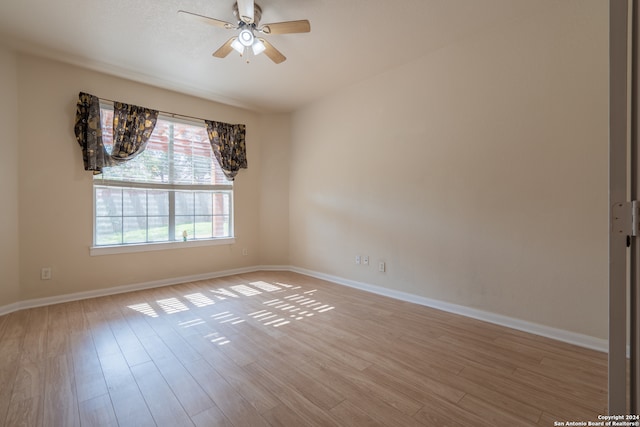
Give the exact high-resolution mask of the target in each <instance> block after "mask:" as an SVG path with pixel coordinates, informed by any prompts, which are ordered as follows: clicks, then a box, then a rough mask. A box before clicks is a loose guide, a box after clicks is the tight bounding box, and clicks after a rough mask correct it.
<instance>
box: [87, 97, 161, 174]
mask: <svg viewBox="0 0 640 427" xmlns="http://www.w3.org/2000/svg"><path fill="white" fill-rule="evenodd" d="M157 119H158V111H155V110H150V109H148V108H143V107H138V106H135V105H128V104H124V103H122V102H114V103H113V150H111V154H109V153H108V152H107V150H106V149H105V147H104V144H103V143H102V126H101V123H100V99H99V98H98V97H97V96H94V95H91V94H88V93H84V92H80V94H79V96H78V103H77V108H76V123H75V126H74V131H75V134H76V140H77V141H78V144H79V145H80V147H82V159H83V161H84V169H85V170H88V171H93V173H94V174H100V173H102V168H104V167H107V166H114V165H117V164H120V163H122V162H126V161H127V160H131V159H133V158H135V157H136V156H137V155H138V154H140V153H142V152H143V151H144V149H145V147H146V146H147V141H149V137H150V136H151V133H152V132H153V128H154V127H155V125H156V121H157Z"/></svg>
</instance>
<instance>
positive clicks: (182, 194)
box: [176, 191, 194, 216]
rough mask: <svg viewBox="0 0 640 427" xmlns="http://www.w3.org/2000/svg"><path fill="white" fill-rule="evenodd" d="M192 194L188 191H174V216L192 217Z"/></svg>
mask: <svg viewBox="0 0 640 427" xmlns="http://www.w3.org/2000/svg"><path fill="white" fill-rule="evenodd" d="M193 203H194V200H193V193H192V192H190V191H176V216H180V215H192V216H193V212H194V206H193Z"/></svg>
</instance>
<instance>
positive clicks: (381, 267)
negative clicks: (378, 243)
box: [378, 261, 387, 273]
mask: <svg viewBox="0 0 640 427" xmlns="http://www.w3.org/2000/svg"><path fill="white" fill-rule="evenodd" d="M386 268H387V266H386V265H384V261H380V262H379V263H378V271H379V272H381V273H384V272H385V270H386Z"/></svg>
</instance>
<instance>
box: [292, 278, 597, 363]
mask: <svg viewBox="0 0 640 427" xmlns="http://www.w3.org/2000/svg"><path fill="white" fill-rule="evenodd" d="M290 270H291V271H293V272H296V273H300V274H304V275H306V276H311V277H315V278H318V279H322V280H327V281H329V282H333V283H337V284H339V285H344V286H349V287H351V288H356V289H360V290H363V291H367V292H372V293H375V294H378V295H383V296H386V297H390V298H394V299H398V300H401V301H407V302H412V303H415V304H420V305H424V306H427V307H432V308H435V309H438V310H442V311H446V312H449V313H454V314H459V315H461V316H465V317H470V318H473V319H477V320H482V321H485V322H489V323H494V324H496V325H501V326H506V327H508V328H511V329H516V330H519V331H523V332H529V333H532V334H535V335H540V336H543V337H547V338H552V339H555V340H558V341H562V342H566V343H569V344H574V345H577V346H580V347H585V348H589V349H592V350H597V351H601V352H605V353H606V352H608V349H609V344H608V341H607V340H605V339H601V338H595V337H592V336H589V335H584V334H579V333H576V332H570V331H566V330H564V329H558V328H552V327H550V326H545V325H540V324H538V323H532V322H527V321H525V320H521V319H516V318H514V317H509V316H503V315H501V314H496V313H491V312H489V311H484V310H478V309H475V308H470V307H466V306H462V305H457V304H452V303H448V302H444V301H439V300H435V299H431V298H426V297H422V296H419V295H414V294H410V293H407V292H402V291H396V290H393V289H388V288H383V287H381V286H375V285H370V284H368V283H362V282H357V281H355V280H349V279H344V278H342V277H337V276H332V275H329V274H324V273H320V272H317V271H312V270H307V269H305V268H300V267H290Z"/></svg>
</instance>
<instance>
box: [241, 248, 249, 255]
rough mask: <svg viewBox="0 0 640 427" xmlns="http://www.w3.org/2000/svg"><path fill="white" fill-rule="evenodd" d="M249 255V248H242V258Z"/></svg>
mask: <svg viewBox="0 0 640 427" xmlns="http://www.w3.org/2000/svg"><path fill="white" fill-rule="evenodd" d="M247 255H249V251H248V250H247V248H242V256H247Z"/></svg>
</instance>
